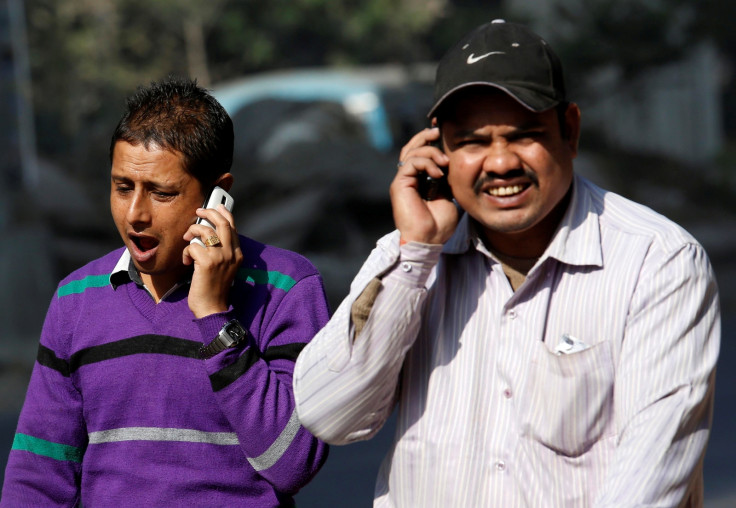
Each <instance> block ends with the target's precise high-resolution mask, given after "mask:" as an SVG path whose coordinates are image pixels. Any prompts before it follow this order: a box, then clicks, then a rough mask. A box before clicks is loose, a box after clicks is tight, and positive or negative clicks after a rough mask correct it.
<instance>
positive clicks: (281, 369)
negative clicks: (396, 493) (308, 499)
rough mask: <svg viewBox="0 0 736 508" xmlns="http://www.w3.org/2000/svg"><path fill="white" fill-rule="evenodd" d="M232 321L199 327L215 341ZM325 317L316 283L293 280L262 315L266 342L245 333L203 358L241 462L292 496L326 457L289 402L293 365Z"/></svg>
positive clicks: (220, 320)
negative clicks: (239, 341) (239, 344)
mask: <svg viewBox="0 0 736 508" xmlns="http://www.w3.org/2000/svg"><path fill="white" fill-rule="evenodd" d="M229 317H230V316H228V317H227V318H226V317H223V316H222V315H213V316H211V317H209V318H211V320H209V321H207V319H208V318H203V319H204V320H206V321H205V322H202V323H201V324H200V328H201V329H205V328H207V327H211V329H210V333H209V336H211V337H214V336H215V335H216V334H217V331H219V327H221V326H222V324H223V323H224V322H225V321H226V320H227V319H228V318H229ZM328 318H329V309H328V305H327V300H326V297H325V293H324V287H323V285H322V280H321V278H320V277H319V276H318V275H311V276H308V277H305V278H303V279H301V280H300V281H299V282H297V283H296V284H295V285H294V286H293V287H292V288H291V289H290V290H289V291H288V293H287V294H286V295H285V296H284V297H283V299H282V300H281V301H280V302H279V303H278V306H277V308H276V309H275V310H274V311H273V312H272V313H271V314H270V315H267V316H266V317H265V319H266V320H267V322H265V324H264V331H263V332H262V333H264V334H265V335H266V337H265V338H261V339H259V341H258V342H260V343H265V344H267V346H266V347H265V348H261V349H262V350H261V349H259V347H258V345H257V342H256V340H255V339H254V337H253V336H252V335H250V333H249V334H248V337H247V339H246V344H245V347H244V348H233V349H226V350H225V351H222V352H220V353H218V354H217V355H215V356H214V357H212V358H211V359H208V360H205V365H206V369H207V372H208V374H209V377H210V383H211V385H212V389H213V392H214V395H215V398H216V400H217V402H218V404H219V406H220V408H221V410H222V411H223V413H224V414H225V416H226V417H227V419H228V421H229V422H230V425H231V426H232V428H233V430H234V431H235V433H236V435H237V436H238V441H239V442H240V446H241V448H242V450H243V453H244V454H245V457H246V459H247V460H248V462H249V463H250V465H251V466H252V467H253V468H254V469H255V471H256V472H257V473H258V474H260V475H261V476H262V477H263V478H265V479H266V480H267V481H268V482H269V483H271V484H272V485H273V486H274V487H275V488H276V490H278V491H280V492H285V493H288V494H294V493H296V492H297V491H298V490H299V489H300V488H301V487H303V486H304V485H306V484H307V483H308V482H309V481H310V480H311V479H312V478H313V477H314V475H315V474H317V472H318V471H319V469H320V468H321V467H322V465H323V464H324V461H325V460H326V459H327V453H328V449H327V445H326V444H325V443H323V442H321V441H319V440H318V439H317V438H315V437H314V436H313V435H312V434H311V433H310V432H309V431H307V430H306V429H305V428H304V427H303V426H302V425H301V422H300V421H299V418H298V416H297V413H296V408H295V405H294V395H293V389H292V374H293V370H294V362H295V360H296V357H297V355H298V354H299V352H300V351H301V349H302V347H303V346H304V344H305V343H307V342H309V341H310V340H311V338H312V337H313V336H314V334H315V333H317V331H318V330H319V329H320V328H322V326H324V324H325V323H326V322H327V319H328Z"/></svg>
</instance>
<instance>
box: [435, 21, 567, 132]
mask: <svg viewBox="0 0 736 508" xmlns="http://www.w3.org/2000/svg"><path fill="white" fill-rule="evenodd" d="M476 85H486V86H492V87H495V88H498V89H499V90H503V91H504V92H506V93H507V94H509V95H510V96H511V97H513V98H514V99H516V100H517V101H518V102H519V103H520V104H521V105H522V106H524V107H526V108H528V109H530V110H531V111H535V112H538V113H540V112H542V111H546V110H548V109H550V108H553V107H555V106H556V105H557V104H559V103H560V102H563V101H565V100H566V99H565V83H564V79H563V76H562V64H561V63H560V59H559V58H558V57H557V55H555V53H554V52H553V51H552V48H550V47H549V45H548V44H547V42H546V41H545V40H544V39H542V38H541V37H540V36H539V35H537V34H535V33H534V32H532V31H531V30H529V29H528V28H526V27H525V26H523V25H518V24H516V23H506V21H504V20H502V19H496V20H493V21H491V22H490V23H486V24H484V25H481V26H479V27H478V28H476V29H475V30H473V31H471V32H470V33H468V34H467V35H465V37H463V38H462V39H460V41H459V42H458V43H457V44H456V45H455V46H453V47H452V48H451V49H450V50H449V51H448V52H447V53H445V56H443V57H442V60H440V63H439V65H438V67H437V76H436V78H435V83H434V105H433V106H432V109H430V110H429V114H428V115H427V116H428V117H430V118H431V117H432V116H435V115H436V113H437V109H438V108H439V106H440V105H441V104H442V103H443V102H444V101H445V99H447V98H448V97H449V96H450V95H452V94H453V93H455V92H457V91H458V90H460V89H463V88H465V87H469V86H476Z"/></svg>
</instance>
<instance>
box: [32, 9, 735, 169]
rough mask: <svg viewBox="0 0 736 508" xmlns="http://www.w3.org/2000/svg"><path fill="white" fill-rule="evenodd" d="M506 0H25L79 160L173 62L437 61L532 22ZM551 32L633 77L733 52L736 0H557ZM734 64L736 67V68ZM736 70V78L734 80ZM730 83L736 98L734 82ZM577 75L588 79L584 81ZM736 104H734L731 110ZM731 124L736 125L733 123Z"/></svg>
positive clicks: (572, 53) (52, 102)
mask: <svg viewBox="0 0 736 508" xmlns="http://www.w3.org/2000/svg"><path fill="white" fill-rule="evenodd" d="M514 4H515V2H502V1H500V0H495V1H493V0H491V1H487V0H486V1H482V0H365V1H355V0H272V1H269V2H262V1H257V0H207V1H205V2H201V1H196V0H26V1H25V9H26V17H27V27H28V28H27V30H28V40H29V45H30V62H31V74H32V83H33V102H34V106H35V112H36V117H37V130H38V133H39V135H38V148H39V150H40V152H41V153H42V154H50V155H54V156H55V157H67V156H71V157H72V158H73V159H74V160H76V161H77V163H79V162H80V161H83V160H84V159H80V156H84V154H85V153H87V152H88V149H89V146H90V141H91V140H92V141H96V139H97V136H98V135H99V134H100V133H101V132H107V131H108V130H110V124H111V123H113V122H114V119H115V118H116V117H117V114H118V113H119V111H120V109H121V98H123V97H125V96H126V95H127V94H129V93H130V91H132V90H133V89H134V88H135V86H137V85H139V84H142V83H147V82H149V81H151V80H153V79H159V78H161V77H163V76H166V75H168V74H172V73H173V74H185V75H190V76H196V77H197V78H198V80H199V81H200V83H202V84H204V85H211V84H212V83H216V82H221V81H224V80H227V79H229V78H233V77H236V76H242V75H245V74H250V73H254V72H258V71H264V70H270V69H280V68H292V67H304V66H351V65H359V64H370V63H378V62H380V63H386V62H394V63H408V62H417V61H434V60H436V59H437V58H438V57H439V56H440V55H441V54H442V52H443V51H444V50H446V49H447V47H448V46H449V44H451V43H452V42H453V41H455V40H456V39H457V38H458V37H459V35H461V34H462V33H464V32H465V31H467V30H468V29H469V28H470V27H472V26H475V25H476V24H479V23H480V22H483V21H486V20H490V19H493V18H495V17H509V18H510V19H515V20H521V21H524V18H527V17H529V15H528V13H522V14H519V15H515V14H514V12H513V11H514ZM553 4H554V6H555V9H556V10H557V14H558V18H559V20H560V22H559V23H558V24H557V25H556V26H555V27H553V28H552V30H553V32H554V33H552V34H548V35H549V37H550V38H552V37H554V38H555V39H559V40H556V42H555V47H556V49H557V50H558V52H559V53H560V54H561V56H562V58H563V61H565V63H566V67H567V72H568V74H570V75H573V76H577V75H584V74H585V73H589V72H591V71H592V70H594V69H595V68H596V67H600V66H604V65H610V64H615V65H617V66H620V68H621V69H622V71H623V74H624V76H625V77H626V78H627V79H628V78H630V77H632V76H633V75H636V74H637V73H639V72H641V71H642V70H644V69H647V68H648V67H651V66H653V65H660V64H663V63H666V62H668V61H671V60H674V59H677V58H679V57H680V56H681V55H682V53H683V51H685V50H686V49H688V48H689V47H692V45H693V44H695V43H696V42H697V41H699V40H702V39H704V38H708V39H711V40H713V41H714V42H715V43H716V44H717V46H718V48H719V50H720V51H721V52H722V53H723V54H724V55H725V56H726V57H727V58H728V61H730V62H733V61H734V60H735V59H736V35H734V33H735V31H734V30H733V29H732V27H731V20H733V19H734V15H735V14H736V3H734V2H726V1H723V0H699V1H698V2H695V1H693V0H659V1H632V0H566V1H563V0H558V1H557V2H553ZM729 71H730V69H729ZM730 81H732V80H730ZM730 81H729V84H728V86H727V87H726V88H725V95H726V96H727V98H728V100H727V103H726V104H727V106H729V107H731V105H732V104H731V103H732V102H734V101H733V97H734V95H735V94H734V86H733V84H732V83H731V82H730ZM571 82H573V83H575V82H580V83H581V82H583V80H582V79H580V80H572V81H571ZM732 117H734V115H726V118H732ZM728 127H729V128H732V127H733V126H731V125H730V122H729V125H728Z"/></svg>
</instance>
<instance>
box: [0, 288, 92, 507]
mask: <svg viewBox="0 0 736 508" xmlns="http://www.w3.org/2000/svg"><path fill="white" fill-rule="evenodd" d="M60 306H61V305H60V302H59V299H58V298H56V297H54V298H53V300H52V302H51V305H50V306H49V310H48V312H47V314H46V320H45V321H44V325H43V329H42V332H41V340H40V344H39V349H38V356H37V359H36V363H35V365H34V367H33V371H32V373H31V380H30V383H29V385H28V391H27V393H26V399H25V402H24V404H23V409H22V410H21V414H20V417H19V419H18V427H17V430H16V434H15V437H14V440H13V444H12V447H11V450H10V455H9V457H8V464H7V467H6V470H5V480H4V485H3V490H2V500H0V506H2V507H6V506H7V507H19V506H45V507H54V506H76V505H77V502H78V501H79V492H80V480H81V470H82V457H83V456H84V451H85V449H86V446H87V432H86V427H85V424H84V419H83V415H82V397H81V394H80V393H79V391H78V390H77V388H76V387H75V385H74V383H73V382H72V378H71V375H70V368H69V361H68V357H67V355H66V352H65V351H64V350H63V344H65V337H64V330H65V327H64V326H62V325H61V324H60V321H61V317H62V316H63V311H62V310H61V309H60Z"/></svg>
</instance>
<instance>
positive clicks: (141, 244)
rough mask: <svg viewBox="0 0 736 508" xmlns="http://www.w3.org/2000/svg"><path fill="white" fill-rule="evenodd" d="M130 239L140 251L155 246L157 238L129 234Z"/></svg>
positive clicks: (143, 251) (145, 250)
mask: <svg viewBox="0 0 736 508" xmlns="http://www.w3.org/2000/svg"><path fill="white" fill-rule="evenodd" d="M130 239H131V240H132V241H133V243H134V244H135V246H136V248H137V249H138V250H139V251H140V252H142V253H145V252H148V251H149V250H151V249H154V248H156V246H157V245H158V240H157V239H155V238H152V237H150V236H131V237H130Z"/></svg>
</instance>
